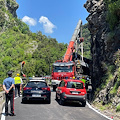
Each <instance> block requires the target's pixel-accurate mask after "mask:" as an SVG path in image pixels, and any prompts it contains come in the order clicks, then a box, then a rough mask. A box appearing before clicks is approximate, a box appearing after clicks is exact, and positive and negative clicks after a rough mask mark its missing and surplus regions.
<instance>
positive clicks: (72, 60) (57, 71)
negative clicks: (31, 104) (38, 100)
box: [51, 20, 88, 91]
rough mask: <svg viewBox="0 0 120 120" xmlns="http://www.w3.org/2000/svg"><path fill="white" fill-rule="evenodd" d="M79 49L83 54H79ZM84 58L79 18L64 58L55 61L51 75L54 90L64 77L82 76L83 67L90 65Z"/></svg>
mask: <svg viewBox="0 0 120 120" xmlns="http://www.w3.org/2000/svg"><path fill="white" fill-rule="evenodd" d="M79 51H80V52H81V55H79V54H78V53H79ZM83 59H84V58H83V38H82V21H81V20H79V21H78V24H77V26H76V28H75V31H74V34H73V36H72V38H71V41H70V42H69V45H68V48H67V50H66V53H65V55H64V58H63V60H57V61H56V62H55V63H53V66H52V75H51V77H52V81H51V82H52V83H51V85H52V87H53V91H55V90H56V88H57V86H58V84H59V83H60V81H61V80H62V79H71V78H73V76H75V77H79V78H80V77H81V78H82V76H83V72H84V70H83V68H86V67H88V64H87V63H85V62H84V60H83Z"/></svg>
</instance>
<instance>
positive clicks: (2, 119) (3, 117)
mask: <svg viewBox="0 0 120 120" xmlns="http://www.w3.org/2000/svg"><path fill="white" fill-rule="evenodd" d="M17 98H18V97H15V98H14V99H17ZM9 104H10V101H9V103H8V105H9ZM3 113H5V105H4V107H3V110H2V115H1V120H5V115H4V114H3Z"/></svg>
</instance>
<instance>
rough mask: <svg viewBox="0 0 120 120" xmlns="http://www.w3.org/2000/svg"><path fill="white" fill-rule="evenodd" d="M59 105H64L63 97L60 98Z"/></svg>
mask: <svg viewBox="0 0 120 120" xmlns="http://www.w3.org/2000/svg"><path fill="white" fill-rule="evenodd" d="M59 104H60V105H64V100H63V97H62V96H60V100H59Z"/></svg>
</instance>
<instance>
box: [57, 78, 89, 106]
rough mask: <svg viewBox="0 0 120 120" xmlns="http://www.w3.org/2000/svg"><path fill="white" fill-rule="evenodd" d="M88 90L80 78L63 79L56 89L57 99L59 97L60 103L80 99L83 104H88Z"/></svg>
mask: <svg viewBox="0 0 120 120" xmlns="http://www.w3.org/2000/svg"><path fill="white" fill-rule="evenodd" d="M86 98H87V92H86V89H85V85H84V83H83V82H82V81H80V80H73V79H67V80H65V79H63V80H62V81H61V82H60V84H59V86H58V87H57V89H56V100H58V99H59V103H60V105H63V104H64V102H65V101H67V100H70V101H80V102H81V103H82V106H84V107H85V105H86Z"/></svg>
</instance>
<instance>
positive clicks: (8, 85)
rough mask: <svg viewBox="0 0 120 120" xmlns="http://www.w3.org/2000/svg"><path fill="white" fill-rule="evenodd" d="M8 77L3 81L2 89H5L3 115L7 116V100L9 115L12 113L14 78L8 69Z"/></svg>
mask: <svg viewBox="0 0 120 120" xmlns="http://www.w3.org/2000/svg"><path fill="white" fill-rule="evenodd" d="M7 74H8V78H6V79H5V80H4V81H3V90H4V91H5V116H8V102H9V101H10V108H11V114H10V115H11V116H15V114H14V78H12V71H9V72H8V73H7Z"/></svg>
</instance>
